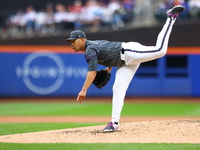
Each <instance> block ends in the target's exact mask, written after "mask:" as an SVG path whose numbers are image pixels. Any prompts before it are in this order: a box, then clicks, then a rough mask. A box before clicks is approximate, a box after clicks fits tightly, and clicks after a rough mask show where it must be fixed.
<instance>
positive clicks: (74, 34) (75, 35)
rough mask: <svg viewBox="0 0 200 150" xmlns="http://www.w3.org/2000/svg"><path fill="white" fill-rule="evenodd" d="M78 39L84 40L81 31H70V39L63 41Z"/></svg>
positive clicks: (84, 36)
mask: <svg viewBox="0 0 200 150" xmlns="http://www.w3.org/2000/svg"><path fill="white" fill-rule="evenodd" d="M78 38H85V39H86V35H85V33H84V32H83V31H81V30H75V31H72V32H71V33H70V37H69V38H68V39H66V40H65V41H66V42H68V41H71V40H75V39H78Z"/></svg>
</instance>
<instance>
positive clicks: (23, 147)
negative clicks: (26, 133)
mask: <svg viewBox="0 0 200 150" xmlns="http://www.w3.org/2000/svg"><path fill="white" fill-rule="evenodd" d="M0 146H1V147H0V148H1V150H199V149H200V144H154V143H150V144H110V143H109V144H66V143H60V144H15V143H12V144H8V143H0Z"/></svg>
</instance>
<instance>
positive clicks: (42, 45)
mask: <svg viewBox="0 0 200 150" xmlns="http://www.w3.org/2000/svg"><path fill="white" fill-rule="evenodd" d="M198 27H199V25H193V26H191V25H184V26H183V25H176V26H175V27H174V29H173V33H172V35H171V38H170V42H169V49H168V53H167V55H166V56H165V57H163V58H160V59H158V60H155V61H150V62H148V63H143V64H141V67H140V68H139V69H138V71H137V73H136V75H135V77H134V79H133V80H132V82H131V84H130V87H129V89H128V91H127V96H188V97H191V96H194V97H197V96H200V79H199V77H200V67H199V66H200V43H199V39H200V38H199V37H198V36H199V35H198V33H199V32H198V31H199V29H198ZM160 29H161V27H155V28H151V29H149V28H145V29H137V30H136V29H135V30H124V31H119V32H114V33H111V32H110V33H100V34H96V33H95V34H88V38H89V39H92V40H95V39H105V38H106V39H108V40H115V41H140V42H141V43H143V44H145V45H152V44H154V43H155V40H156V36H157V34H158V33H159V30H160ZM139 33H140V34H139ZM147 33H148V34H147ZM66 36H67V34H66ZM66 36H59V37H48V38H39V39H38V38H35V39H34V38H32V39H20V40H6V41H5V40H4V41H0V44H1V46H0V76H1V78H0V96H1V97H8V96H13V97H21V96H31V97H32V96H36V97H41V96H45V97H47V96H56V97H57V96H58V97H59V96H62V97H63V96H72V97H73V96H77V93H78V92H79V91H80V89H81V87H82V84H83V83H84V80H85V77H86V73H87V63H86V61H85V58H84V54H83V53H74V52H73V50H72V49H71V48H70V47H69V45H67V43H65V42H64V39H65V38H66ZM47 43H49V44H47ZM102 68H104V67H102V66H99V69H102ZM115 71H116V68H114V70H113V72H112V77H111V81H110V82H109V84H108V85H107V86H106V87H104V88H103V91H101V90H99V89H96V88H95V87H94V86H93V85H92V86H91V87H90V89H89V91H88V96H93V97H94V96H97V97H99V96H111V95H112V85H113V82H114V75H115Z"/></svg>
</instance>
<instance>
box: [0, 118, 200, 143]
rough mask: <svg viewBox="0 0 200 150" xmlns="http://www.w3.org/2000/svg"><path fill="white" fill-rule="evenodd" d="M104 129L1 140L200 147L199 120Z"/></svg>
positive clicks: (147, 122) (94, 127) (31, 134)
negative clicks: (159, 144)
mask: <svg viewBox="0 0 200 150" xmlns="http://www.w3.org/2000/svg"><path fill="white" fill-rule="evenodd" d="M104 127H105V126H92V127H81V128H73V129H62V130H51V131H42V132H32V133H24V134H13V135H4V136H0V142H12V143H200V120H197V119H192V120H191V119H190V120H158V121H145V122H134V123H122V124H121V125H120V129H119V130H118V131H116V132H111V133H104V132H102V129H103V128H104Z"/></svg>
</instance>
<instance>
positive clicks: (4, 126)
mask: <svg viewBox="0 0 200 150" xmlns="http://www.w3.org/2000/svg"><path fill="white" fill-rule="evenodd" d="M95 125H100V124H99V123H98V124H97V123H0V136H1V135H8V134H17V133H27V132H37V131H47V130H57V129H68V128H77V127H86V126H95Z"/></svg>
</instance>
